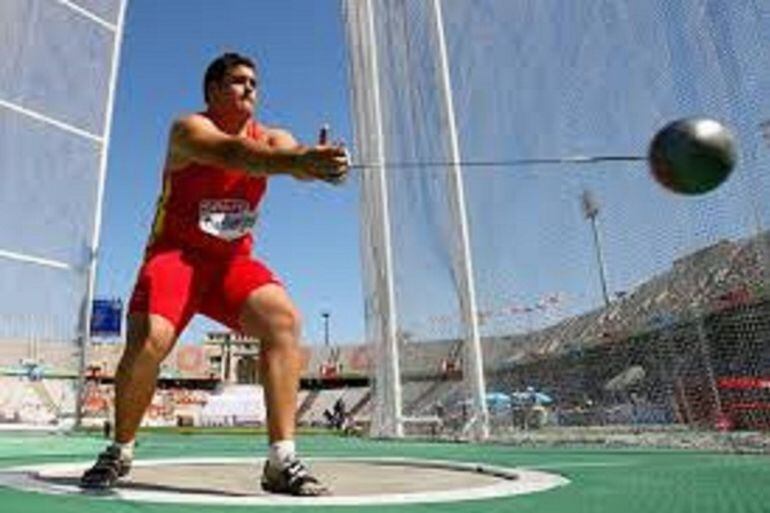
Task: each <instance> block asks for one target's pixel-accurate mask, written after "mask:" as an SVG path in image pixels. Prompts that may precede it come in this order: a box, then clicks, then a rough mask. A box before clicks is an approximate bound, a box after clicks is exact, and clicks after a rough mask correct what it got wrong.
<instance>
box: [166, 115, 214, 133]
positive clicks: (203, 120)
mask: <svg viewBox="0 0 770 513" xmlns="http://www.w3.org/2000/svg"><path fill="white" fill-rule="evenodd" d="M209 128H216V125H215V124H214V122H213V121H211V119H209V118H208V117H207V116H205V115H203V114H201V113H200V112H194V113H188V114H182V115H181V116H179V117H177V118H176V119H174V121H172V122H171V135H172V136H175V135H182V134H185V133H189V131H191V130H200V129H204V130H205V129H209Z"/></svg>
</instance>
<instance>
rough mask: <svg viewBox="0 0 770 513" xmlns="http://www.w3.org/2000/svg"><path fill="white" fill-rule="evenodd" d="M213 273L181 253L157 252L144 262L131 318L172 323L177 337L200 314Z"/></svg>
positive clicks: (176, 251) (131, 309)
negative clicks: (142, 316) (156, 318)
mask: <svg viewBox="0 0 770 513" xmlns="http://www.w3.org/2000/svg"><path fill="white" fill-rule="evenodd" d="M208 274H211V273H210V272H207V270H206V269H205V268H201V264H200V262H198V261H197V260H196V259H195V258H194V257H192V256H190V255H187V254H185V252H183V251H182V250H179V249H171V250H164V251H157V252H154V253H152V254H150V255H148V257H147V258H146V259H145V261H144V263H143V264H142V266H141V268H140V269H139V275H138V277H137V280H136V285H135V286H134V292H133V294H132V295H131V300H130V302H129V308H128V311H129V313H130V314H132V315H136V314H146V315H159V316H161V317H163V318H165V319H166V320H167V321H169V322H170V323H171V325H172V326H173V328H174V331H175V333H176V335H179V334H180V333H181V332H182V330H184V328H185V326H186V325H187V323H188V322H189V321H190V318H191V317H192V316H193V314H194V313H195V312H196V311H197V310H198V307H199V305H200V300H201V297H202V296H203V292H204V291H205V289H206V287H207V285H208V282H209V281H210V278H209V277H208Z"/></svg>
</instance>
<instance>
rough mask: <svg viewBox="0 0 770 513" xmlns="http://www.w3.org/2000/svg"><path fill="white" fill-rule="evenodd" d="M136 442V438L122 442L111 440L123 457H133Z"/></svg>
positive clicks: (129, 458)
mask: <svg viewBox="0 0 770 513" xmlns="http://www.w3.org/2000/svg"><path fill="white" fill-rule="evenodd" d="M135 443H136V440H131V441H130V442H126V443H124V444H122V443H120V442H112V446H113V447H117V448H118V449H119V450H120V457H121V458H123V459H128V460H131V459H134V444H135Z"/></svg>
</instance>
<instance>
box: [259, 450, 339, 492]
mask: <svg viewBox="0 0 770 513" xmlns="http://www.w3.org/2000/svg"><path fill="white" fill-rule="evenodd" d="M262 489H263V490H264V491H266V492H270V493H282V494H285V495H297V496H300V497H313V496H318V495H329V494H330V493H331V491H330V490H329V488H328V487H326V486H324V485H323V484H321V482H320V481H319V480H318V478H316V477H315V476H313V475H312V474H311V473H310V469H308V468H307V467H306V466H305V464H304V463H302V462H301V461H300V460H298V459H296V458H295V459H293V460H291V461H289V462H288V463H287V465H286V466H285V467H284V468H283V469H279V468H277V467H275V466H272V465H270V462H269V461H266V462H265V468H264V470H263V471H262Z"/></svg>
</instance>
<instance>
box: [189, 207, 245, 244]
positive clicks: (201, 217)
mask: <svg viewBox="0 0 770 513" xmlns="http://www.w3.org/2000/svg"><path fill="white" fill-rule="evenodd" d="M256 222H257V209H256V208H253V209H251V208H249V204H248V202H246V201H244V200H239V199H216V200H203V201H201V203H200V208H199V209H198V227H199V228H200V229H201V230H202V231H203V232H204V233H208V234H209V235H213V236H214V237H217V238H218V239H224V240H228V241H229V240H235V239H238V238H240V237H243V236H244V235H246V234H248V233H249V232H250V231H251V229H252V228H253V227H254V224H255V223H256Z"/></svg>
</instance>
